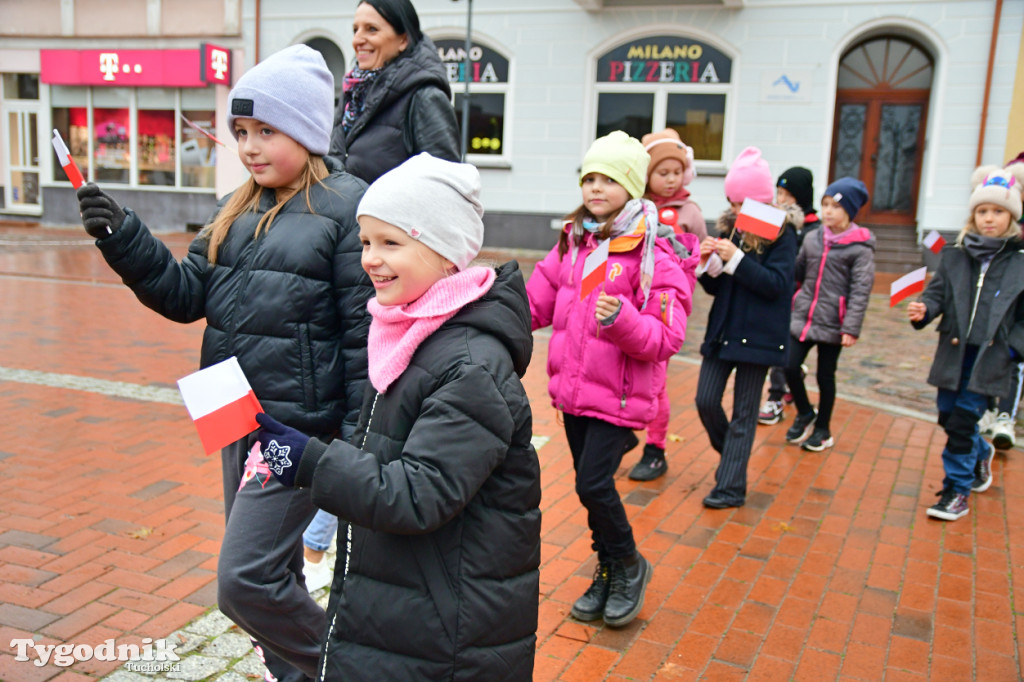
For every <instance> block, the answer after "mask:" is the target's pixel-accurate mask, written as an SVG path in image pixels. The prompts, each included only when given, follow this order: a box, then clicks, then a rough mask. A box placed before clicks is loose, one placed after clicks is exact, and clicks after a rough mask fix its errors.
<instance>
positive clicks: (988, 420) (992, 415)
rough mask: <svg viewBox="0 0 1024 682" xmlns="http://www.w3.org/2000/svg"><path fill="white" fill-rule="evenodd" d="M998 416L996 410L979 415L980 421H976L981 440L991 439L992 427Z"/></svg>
mask: <svg viewBox="0 0 1024 682" xmlns="http://www.w3.org/2000/svg"><path fill="white" fill-rule="evenodd" d="M998 416H999V411H998V410H996V409H991V410H985V414H983V415H981V419H979V420H978V430H980V431H981V437H982V438H991V437H992V427H993V426H995V423H996V419H997V418H998Z"/></svg>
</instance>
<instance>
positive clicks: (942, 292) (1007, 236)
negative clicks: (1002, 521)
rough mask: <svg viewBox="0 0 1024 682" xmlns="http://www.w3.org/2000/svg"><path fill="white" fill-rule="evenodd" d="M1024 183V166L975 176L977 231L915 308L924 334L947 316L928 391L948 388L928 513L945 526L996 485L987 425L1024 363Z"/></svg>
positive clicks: (972, 227) (950, 253) (945, 258)
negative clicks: (983, 428) (937, 478)
mask: <svg viewBox="0 0 1024 682" xmlns="http://www.w3.org/2000/svg"><path fill="white" fill-rule="evenodd" d="M1022 182H1024V166H1022V165H1016V166H1011V167H1010V168H1008V169H1005V170H1000V169H999V168H997V167H996V166H982V167H980V168H977V169H975V171H974V173H973V174H972V176H971V185H972V187H973V188H974V191H973V192H971V198H970V202H969V204H968V205H969V208H970V212H971V214H970V217H969V218H968V220H967V224H966V225H965V226H964V227H963V229H962V230H960V235H959V236H958V237H957V240H956V244H954V245H949V246H946V247H945V248H944V249H943V250H942V260H941V261H939V267H938V270H937V271H936V272H935V276H934V277H932V280H931V281H930V282H929V283H928V287H927V288H926V289H925V291H924V294H923V295H922V296H921V298H922V301H920V302H916V301H915V302H913V303H910V304H909V305H908V306H907V317H909V318H910V321H911V323H912V324H913V326H914V328H915V329H922V328H923V327H924V326H925V325H927V324H928V323H929V322H931V321H932V320H933V319H935V318H936V317H938V316H939V315H941V316H942V321H941V322H940V323H939V344H938V347H937V348H936V350H935V361H934V362H933V363H932V368H931V372H930V373H929V375H928V383H929V384H931V385H932V386H935V387H937V388H938V389H939V390H938V397H937V400H936V403H937V405H938V410H939V424H940V425H942V427H943V428H944V429H945V431H946V447H945V448H944V449H943V450H942V467H943V469H944V470H945V473H946V476H945V478H944V479H943V481H942V490H941V491H940V492H939V501H938V502H937V503H936V504H935V505H933V506H931V507H929V508H928V511H927V512H926V513H927V514H928V516H930V517H932V518H936V519H942V520H943V521H955V520H957V519H959V518H961V517H963V516H964V515H966V514H967V512H968V511H969V510H970V508H969V505H968V498H969V497H970V494H971V491H972V490H973V491H975V492H979V493H980V492H983V491H985V490H988V488H989V486H990V485H992V458H993V456H994V455H995V449H994V448H993V447H992V446H991V445H989V444H988V443H987V442H985V440H984V439H983V438H982V437H981V435H980V434H979V432H978V419H979V418H980V417H981V415H982V413H983V412H984V411H985V408H986V407H987V405H988V401H989V397H990V396H994V397H1000V398H1001V397H1009V396H1010V394H1011V393H1012V391H1013V379H1014V374H1015V369H1016V365H1017V363H1019V362H1020V361H1021V358H1022V357H1024V262H1022V260H1021V254H1022V251H1024V242H1022V240H1021V227H1020V225H1019V224H1018V223H1017V222H1016V221H1018V220H1020V218H1021V208H1022V207H1021V187H1022Z"/></svg>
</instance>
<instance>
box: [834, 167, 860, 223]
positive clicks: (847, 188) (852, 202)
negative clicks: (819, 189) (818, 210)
mask: <svg viewBox="0 0 1024 682" xmlns="http://www.w3.org/2000/svg"><path fill="white" fill-rule="evenodd" d="M825 196H826V197H832V199H833V200H834V201H835V202H836V203H837V204H839V205H840V206H842V207H843V210H844V211H846V215H848V216H850V220H851V221H852V220H853V219H854V217H856V215H857V211H859V210H860V209H861V206H863V205H864V204H866V203H868V188H867V187H865V186H864V183H863V182H861V181H860V180H858V179H857V178H850V177H846V178H839V179H838V180H836V181H835V182H833V183H832V184H831V185H829V186H828V187H826V188H825Z"/></svg>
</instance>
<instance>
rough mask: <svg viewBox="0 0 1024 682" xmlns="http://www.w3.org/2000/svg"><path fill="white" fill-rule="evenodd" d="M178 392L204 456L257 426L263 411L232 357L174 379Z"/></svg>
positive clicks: (236, 360) (235, 359)
mask: <svg viewBox="0 0 1024 682" xmlns="http://www.w3.org/2000/svg"><path fill="white" fill-rule="evenodd" d="M178 390H179V391H181V397H182V399H183V400H184V401H185V409H187V410H188V413H189V416H191V417H192V421H194V422H195V424H196V429H197V430H198V431H199V440H201V441H202V443H203V449H205V450H206V454H210V453H212V452H213V451H214V450H219V449H220V448H223V447H225V446H227V445H230V444H231V443H234V442H235V441H236V440H238V439H239V438H241V437H242V436H244V435H246V434H248V433H251V432H253V431H255V430H256V429H258V428H259V427H260V425H259V423H258V422H257V421H256V415H257V414H259V413H260V412H262V411H263V408H262V407H261V406H260V403H259V401H258V400H257V399H256V394H255V393H253V391H252V388H250V387H249V381H248V379H246V378H245V374H244V373H243V372H242V367H241V366H240V365H239V364H238V359H237V358H236V357H234V356H231V357H230V358H228V359H227V360H224V361H223V362H218V363H217V364H216V365H210V366H209V367H207V368H206V369H201V370H199V371H198V372H193V373H192V374H189V375H188V376H187V377H182V378H181V379H178Z"/></svg>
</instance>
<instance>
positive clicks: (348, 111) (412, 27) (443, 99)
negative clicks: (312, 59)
mask: <svg viewBox="0 0 1024 682" xmlns="http://www.w3.org/2000/svg"><path fill="white" fill-rule="evenodd" d="M352 48H353V49H354V50H355V53H356V60H355V65H354V66H353V68H352V70H351V71H349V72H348V73H347V74H346V75H345V78H344V81H343V85H342V96H341V100H340V101H339V102H338V109H337V111H336V112H335V116H334V133H333V134H332V135H331V149H330V154H331V155H332V156H336V157H338V158H339V159H341V161H342V163H344V164H345V170H347V171H348V172H349V173H351V174H353V175H355V176H356V177H359V178H361V179H363V180H365V181H366V182H373V181H374V180H376V179H377V178H379V177H380V176H381V175H383V174H384V173H386V172H387V171H389V170H391V169H392V168H395V167H396V166H398V165H399V164H401V163H402V162H403V161H405V160H406V159H408V158H410V157H412V156H415V155H417V154H419V153H420V152H429V153H430V154H431V155H432V156H436V157H438V158H442V159H445V160H448V161H458V160H459V157H460V155H459V128H458V125H457V123H456V120H455V110H454V109H453V108H452V104H451V89H450V88H449V87H448V78H447V75H446V73H445V69H444V65H443V64H442V63H441V59H440V57H438V55H437V48H435V47H434V43H433V42H431V40H430V38H428V37H427V36H425V35H423V33H422V32H421V31H420V18H419V16H418V15H417V14H416V9H415V8H414V7H413V6H412V3H411V2H410V1H409V0H360V2H359V4H358V5H357V6H356V14H355V19H354V21H353V23H352Z"/></svg>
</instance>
